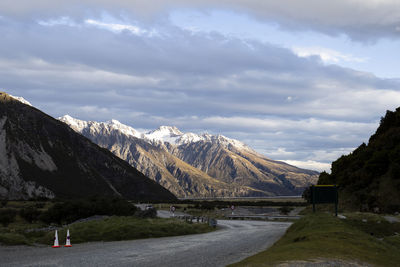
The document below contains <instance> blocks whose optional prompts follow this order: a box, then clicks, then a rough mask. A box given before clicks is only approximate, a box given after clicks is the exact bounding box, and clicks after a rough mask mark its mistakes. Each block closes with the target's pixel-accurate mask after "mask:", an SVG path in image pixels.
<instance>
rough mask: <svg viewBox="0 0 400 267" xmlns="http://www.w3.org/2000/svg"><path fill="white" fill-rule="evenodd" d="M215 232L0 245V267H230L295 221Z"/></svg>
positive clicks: (241, 224) (226, 226)
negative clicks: (66, 243) (58, 244)
mask: <svg viewBox="0 0 400 267" xmlns="http://www.w3.org/2000/svg"><path fill="white" fill-rule="evenodd" d="M218 224H219V225H220V226H222V229H220V230H217V231H215V232H212V233H207V234H200V235H187V236H176V237H165V238H150V239H141V240H132V241H118V242H93V243H85V244H74V243H73V233H71V240H72V245H73V246H72V247H71V248H64V247H61V248H51V247H50V246H49V247H27V246H17V247H9V246H7V247H5V246H0V266H68V267H70V266H174V267H175V266H225V265H227V264H230V263H234V262H237V261H240V260H242V259H244V258H246V257H248V256H250V255H253V254H255V253H257V252H259V251H262V250H265V249H266V248H268V247H269V246H271V245H272V244H273V243H274V242H275V241H277V240H278V239H279V238H280V237H281V236H282V235H283V234H284V233H285V231H286V229H287V228H288V227H289V226H290V223H282V222H266V221H228V220H220V221H218Z"/></svg>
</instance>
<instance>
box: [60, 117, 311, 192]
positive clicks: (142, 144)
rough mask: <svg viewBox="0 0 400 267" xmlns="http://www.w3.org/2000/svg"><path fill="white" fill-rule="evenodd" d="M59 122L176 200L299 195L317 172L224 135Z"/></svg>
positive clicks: (70, 120)
mask: <svg viewBox="0 0 400 267" xmlns="http://www.w3.org/2000/svg"><path fill="white" fill-rule="evenodd" d="M59 120H60V121H62V122H64V123H66V124H67V125H69V126H70V127H71V128H72V129H74V130H75V131H76V132H78V133H81V134H82V135H84V136H85V137H87V138H89V139H90V140H92V141H93V142H94V143H96V144H98V145H99V146H101V147H103V148H107V149H108V150H110V151H111V152H112V153H114V154H115V155H117V156H118V157H120V158H121V159H124V160H126V161H127V162H128V163H129V164H131V165H132V166H134V167H135V168H137V169H138V170H139V171H141V172H143V173H144V174H145V175H147V176H148V177H150V178H151V179H153V180H155V181H157V182H158V183H159V184H161V185H162V186H164V187H165V188H167V189H168V190H169V191H171V192H172V193H174V194H175V195H176V196H178V197H232V196H274V195H300V194H301V193H302V191H303V190H304V188H306V187H307V186H309V185H310V184H313V183H316V181H317V179H318V174H319V173H318V172H316V171H310V170H305V169H300V168H297V167H294V166H291V165H289V164H286V163H284V162H279V161H274V160H271V159H269V158H267V157H265V156H264V155H261V154H259V153H257V152H256V151H254V150H253V149H251V148H250V147H248V146H247V145H245V144H244V143H242V142H240V141H238V140H235V139H230V138H227V137H225V136H223V135H210V134H195V133H183V132H181V131H180V130H179V129H177V128H176V127H173V126H172V127H171V126H161V127H159V128H158V129H156V130H154V131H150V132H147V133H141V132H139V131H137V130H135V129H134V128H132V127H130V126H127V125H124V124H122V123H120V122H118V121H116V120H111V121H108V122H95V121H83V120H79V119H75V118H72V117H71V116H68V115H65V116H63V117H60V118H59Z"/></svg>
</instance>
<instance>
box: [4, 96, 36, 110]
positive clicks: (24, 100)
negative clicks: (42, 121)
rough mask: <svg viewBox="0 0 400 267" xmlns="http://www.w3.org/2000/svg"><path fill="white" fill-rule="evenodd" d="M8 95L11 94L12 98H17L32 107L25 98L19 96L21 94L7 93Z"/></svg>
mask: <svg viewBox="0 0 400 267" xmlns="http://www.w3.org/2000/svg"><path fill="white" fill-rule="evenodd" d="M9 96H11V97H12V98H14V99H16V100H18V101H19V102H21V103H24V104H25V105H28V106H31V107H32V104H31V103H29V102H28V101H27V100H26V99H25V98H23V97H21V96H13V95H9Z"/></svg>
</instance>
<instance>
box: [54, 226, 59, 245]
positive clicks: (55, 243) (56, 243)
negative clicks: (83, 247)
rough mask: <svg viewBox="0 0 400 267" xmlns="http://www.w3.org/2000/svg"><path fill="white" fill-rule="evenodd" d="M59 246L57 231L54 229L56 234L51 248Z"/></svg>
mask: <svg viewBox="0 0 400 267" xmlns="http://www.w3.org/2000/svg"><path fill="white" fill-rule="evenodd" d="M59 247H60V245H59V244H58V233H57V230H56V235H55V236H54V246H53V248H59Z"/></svg>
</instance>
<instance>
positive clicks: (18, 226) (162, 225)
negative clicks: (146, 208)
mask: <svg viewBox="0 0 400 267" xmlns="http://www.w3.org/2000/svg"><path fill="white" fill-rule="evenodd" d="M32 226H33V225H29V224H24V223H21V222H15V223H13V224H11V225H10V226H9V227H7V228H5V227H2V228H0V243H2V244H5V245H33V244H35V243H39V244H46V245H52V244H53V239H54V231H33V232H26V230H27V229H29V228H33V227H32ZM35 226H39V225H35ZM42 226H43V225H42ZM67 229H70V234H71V240H72V242H73V243H83V242H91V241H119V240H132V239H141V238H151V237H165V236H176V235H188V234H199V233H206V232H210V231H213V229H214V228H212V227H210V226H208V225H207V224H188V223H185V222H182V221H179V220H176V219H161V218H155V219H141V218H137V217H133V216H129V217H120V216H113V217H109V218H106V219H104V220H101V221H89V222H81V223H76V224H73V225H70V226H66V227H63V228H62V229H60V230H59V231H58V237H59V241H60V244H62V243H65V239H66V233H67Z"/></svg>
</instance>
